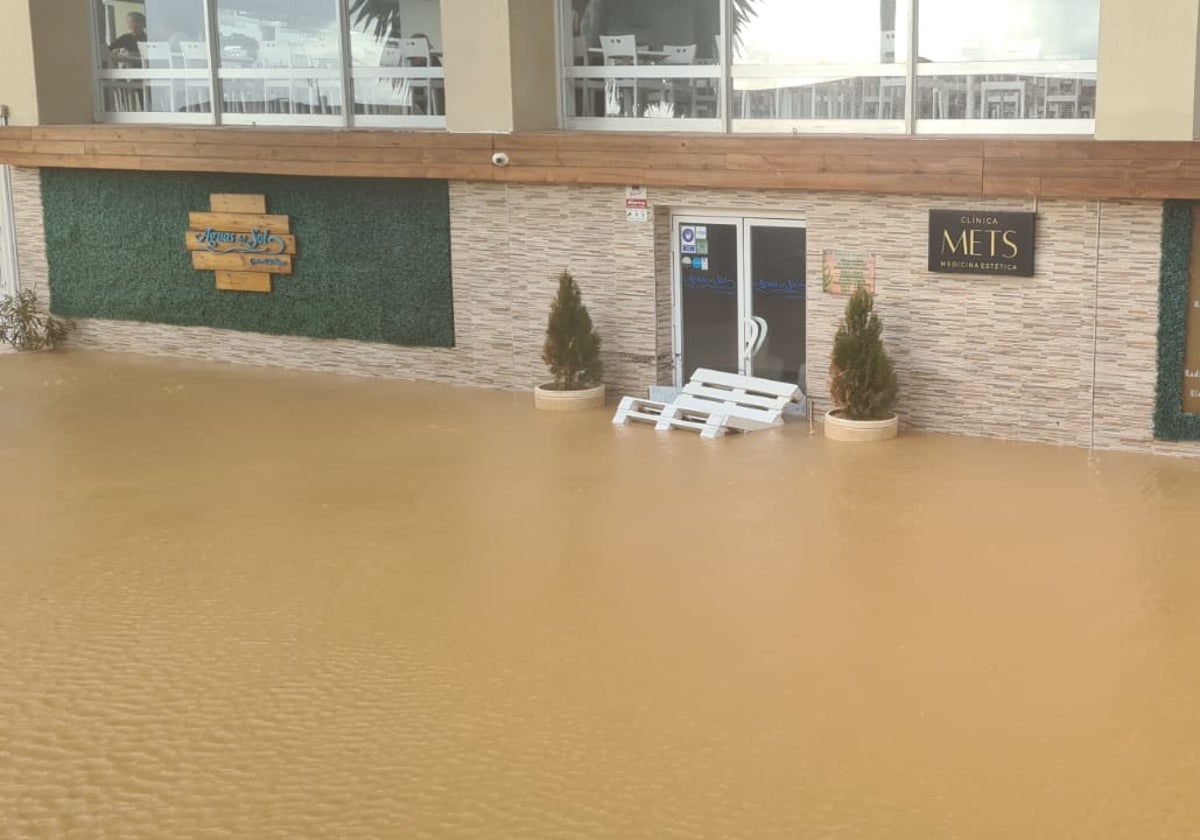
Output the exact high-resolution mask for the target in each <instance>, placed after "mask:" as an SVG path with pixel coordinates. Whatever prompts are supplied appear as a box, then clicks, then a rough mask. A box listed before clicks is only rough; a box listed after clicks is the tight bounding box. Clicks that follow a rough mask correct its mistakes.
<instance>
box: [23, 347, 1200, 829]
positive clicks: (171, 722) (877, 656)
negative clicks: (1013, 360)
mask: <svg viewBox="0 0 1200 840" xmlns="http://www.w3.org/2000/svg"><path fill="white" fill-rule="evenodd" d="M610 416H611V410H608V411H595V412H587V413H583V414H580V415H562V414H548V413H538V412H535V411H534V410H533V409H532V408H531V397H530V396H529V395H527V394H509V393H501V392H494V391H483V390H476V389H468V388H451V387H444V386H432V385H424V384H412V383H406V382H390V381H373V380H366V379H355V378H344V377H335V376H327V375H319V374H301V373H293V372H281V371H274V370H263V369H254V368H238V367H230V366H220V365H207V364H200V363H192V362H180V361H171V360H162V359H149V358H139V357H130V356H125V357H123V356H117V355H104V354H89V353H67V354H39V355H22V356H18V355H8V356H0V488H2V489H0V837H4V838H14V837H37V838H59V837H65V838H75V837H79V838H117V837H121V838H124V837H137V838H172V839H173V840H174V838H192V837H196V838H222V837H231V838H289V840H290V839H291V838H302V837H303V838H307V837H314V838H324V837H331V838H332V837H336V838H358V837H384V838H392V837H395V838H459V837H488V838H490V837H499V838H510V837H511V838H592V837H599V838H674V837H678V838H694V837H729V838H743V837H744V838H775V837H778V838H802V839H804V838H856V839H857V838H889V840H890V839H891V838H902V839H904V840H907V838H912V840H940V839H941V838H971V840H976V839H977V838H1006V839H1007V838H1021V840H1024V839H1025V838H1054V839H1055V840H1060V839H1061V838H1080V840H1084V839H1085V838H1086V840H1097V839H1098V838H1118V837H1120V838H1126V837H1127V838H1139V839H1140V838H1172V840H1174V838H1189V837H1200V795H1198V793H1197V792H1198V791H1200V515H1198V514H1200V462H1197V461H1190V460H1178V459H1167V458H1155V457H1142V456H1132V455H1124V454H1098V455H1094V456H1089V455H1088V453H1087V452H1085V451H1081V450H1077V449H1057V448H1050V447H1043V446H1031V445H1021V444H1010V443H1001V442H994V441H980V440H969V439H956V438H950V437H935V436H926V435H917V434H905V435H903V436H901V437H900V438H899V439H898V440H896V441H893V442H890V443H885V444H879V445H867V446H853V445H833V444H829V443H826V442H825V441H824V440H823V439H822V438H821V437H820V436H810V435H809V430H808V426H807V424H805V423H795V424H789V425H788V426H787V427H785V428H783V429H781V430H775V431H771V432H765V433H760V434H755V435H748V436H743V437H729V438H725V439H722V440H716V441H704V440H700V439H699V438H698V437H695V436H692V435H689V434H687V433H683V432H672V433H656V432H654V431H653V430H652V429H650V428H649V427H645V426H641V427H629V428H624V427H622V428H614V427H612V426H611V425H610V422H609V421H610Z"/></svg>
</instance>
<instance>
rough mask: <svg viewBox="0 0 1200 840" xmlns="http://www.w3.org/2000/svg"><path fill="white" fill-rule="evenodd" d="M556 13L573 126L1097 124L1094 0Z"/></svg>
mask: <svg viewBox="0 0 1200 840" xmlns="http://www.w3.org/2000/svg"><path fill="white" fill-rule="evenodd" d="M560 2H561V3H562V15H561V17H562V21H563V32H562V43H563V45H564V49H563V67H564V71H563V77H564V114H565V115H566V123H567V126H568V127H587V128H618V129H619V128H625V129H635V130H636V129H647V128H649V129H660V130H662V129H667V130H669V129H687V130H701V131H755V132H761V131H839V132H864V131H867V132H895V133H902V132H910V133H911V132H917V133H921V132H929V133H944V132H962V131H977V132H978V131H1002V132H1022V131H1023V132H1037V133H1049V132H1062V133H1066V132H1070V133H1090V132H1092V131H1093V128H1094V115H1095V97H1096V82H1095V79H1096V46H1097V41H1098V38H1099V0H980V2H978V3H973V4H970V10H969V13H968V12H967V11H966V10H965V8H964V6H963V4H962V3H961V2H958V0H838V2H836V3H830V2H827V0H560ZM914 36H915V37H914ZM666 120H670V122H665V121H666Z"/></svg>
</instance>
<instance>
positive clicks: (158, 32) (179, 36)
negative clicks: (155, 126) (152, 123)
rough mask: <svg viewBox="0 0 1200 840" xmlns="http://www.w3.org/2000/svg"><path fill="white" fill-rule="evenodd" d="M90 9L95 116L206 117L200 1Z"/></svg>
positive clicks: (207, 93) (205, 53)
mask: <svg viewBox="0 0 1200 840" xmlns="http://www.w3.org/2000/svg"><path fill="white" fill-rule="evenodd" d="M94 8H95V18H94V19H95V23H96V28H97V31H96V42H97V46H98V48H97V55H98V56H99V59H100V93H101V102H100V110H102V111H108V112H114V113H145V112H152V113H159V114H166V113H189V112H190V113H209V112H211V111H212V95H211V91H212V87H211V84H210V81H209V73H208V42H207V39H206V37H205V28H204V5H203V2H202V0H151V2H148V3H140V2H139V3H129V2H126V3H122V2H100V0H96V3H95V5H94Z"/></svg>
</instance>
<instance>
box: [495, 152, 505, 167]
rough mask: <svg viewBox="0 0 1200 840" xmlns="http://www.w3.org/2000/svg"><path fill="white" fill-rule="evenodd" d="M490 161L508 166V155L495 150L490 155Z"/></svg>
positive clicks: (497, 164)
mask: <svg viewBox="0 0 1200 840" xmlns="http://www.w3.org/2000/svg"><path fill="white" fill-rule="evenodd" d="M492 163H494V164H495V165H496V166H508V155H506V154H504V152H496V153H495V154H493V155H492Z"/></svg>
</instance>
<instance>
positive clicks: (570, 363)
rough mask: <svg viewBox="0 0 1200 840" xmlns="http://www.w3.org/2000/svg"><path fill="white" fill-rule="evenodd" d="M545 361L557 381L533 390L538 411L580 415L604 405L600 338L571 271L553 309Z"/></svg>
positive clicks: (563, 278) (562, 281)
mask: <svg viewBox="0 0 1200 840" xmlns="http://www.w3.org/2000/svg"><path fill="white" fill-rule="evenodd" d="M542 361H543V362H545V363H546V367H547V368H549V369H550V375H551V376H553V377H554V381H553V382H548V383H546V384H545V385H538V386H536V387H535V388H534V389H533V397H534V405H536V406H537V407H538V408H544V409H548V410H550V411H576V410H580V409H585V408H597V407H599V406H602V405H604V385H603V384H602V383H601V382H600V377H601V376H603V374H604V366H603V365H602V364H601V362H600V336H599V335H597V334H596V330H595V328H594V327H593V326H592V318H591V316H590V315H588V311H587V307H586V306H584V305H583V298H582V297H581V296H580V294H579V286H577V285H576V284H575V278H574V277H572V276H571V272H569V271H564V272H563V273H562V274H560V275H559V277H558V294H557V295H556V296H555V298H554V302H553V303H552V304H551V305H550V318H549V320H548V321H547V323H546V342H545V344H543V345H542Z"/></svg>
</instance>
